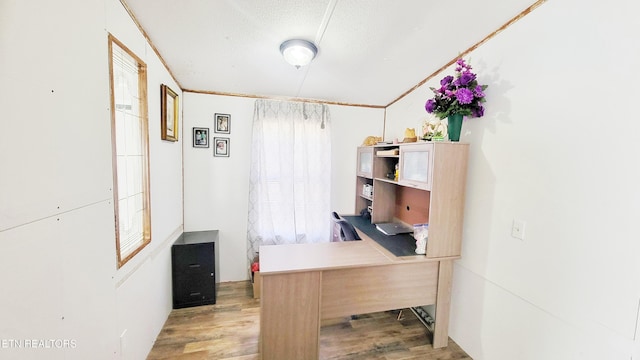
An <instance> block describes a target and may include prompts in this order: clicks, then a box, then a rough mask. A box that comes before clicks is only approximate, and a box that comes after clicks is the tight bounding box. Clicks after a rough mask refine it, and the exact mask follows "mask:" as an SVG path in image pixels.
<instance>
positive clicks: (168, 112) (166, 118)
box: [160, 84, 178, 141]
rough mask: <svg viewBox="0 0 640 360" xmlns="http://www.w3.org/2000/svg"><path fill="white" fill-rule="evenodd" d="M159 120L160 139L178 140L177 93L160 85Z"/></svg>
mask: <svg viewBox="0 0 640 360" xmlns="http://www.w3.org/2000/svg"><path fill="white" fill-rule="evenodd" d="M160 106H161V109H160V121H161V125H160V128H161V134H160V137H161V138H162V140H167V141H178V94H176V93H175V92H174V91H173V90H171V89H170V88H169V87H168V86H167V85H165V84H162V85H160Z"/></svg>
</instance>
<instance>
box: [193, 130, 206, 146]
mask: <svg viewBox="0 0 640 360" xmlns="http://www.w3.org/2000/svg"><path fill="white" fill-rule="evenodd" d="M193 147H196V148H208V147H209V128H200V127H194V128H193Z"/></svg>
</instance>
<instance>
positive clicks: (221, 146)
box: [213, 137, 229, 157]
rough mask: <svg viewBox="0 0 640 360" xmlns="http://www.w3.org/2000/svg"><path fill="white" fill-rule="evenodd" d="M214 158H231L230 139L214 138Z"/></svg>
mask: <svg viewBox="0 0 640 360" xmlns="http://www.w3.org/2000/svg"><path fill="white" fill-rule="evenodd" d="M213 156H224V157H229V138H223V137H214V138H213Z"/></svg>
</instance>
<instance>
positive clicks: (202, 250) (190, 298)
mask: <svg viewBox="0 0 640 360" xmlns="http://www.w3.org/2000/svg"><path fill="white" fill-rule="evenodd" d="M217 242H218V231H217V230H211V231H194V232H185V233H182V235H180V237H179V238H178V239H177V240H176V242H175V243H174V244H173V246H172V247H171V269H172V281H173V283H172V286H173V308H174V309H180V308H185V307H190V306H199V305H210V304H215V303H216V277H219V276H220V275H217V271H216V263H217V261H216V258H217V255H218V254H217V252H218V251H217V250H218V249H217V246H216V244H217Z"/></svg>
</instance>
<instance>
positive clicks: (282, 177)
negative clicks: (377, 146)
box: [247, 100, 331, 261]
mask: <svg viewBox="0 0 640 360" xmlns="http://www.w3.org/2000/svg"><path fill="white" fill-rule="evenodd" d="M330 194H331V128H330V116H329V108H328V106H327V105H322V104H310V103H303V102H287V101H273V100H256V103H255V109H254V115H253V135H252V145H251V173H250V185H249V223H248V231H247V232H248V234H247V240H248V246H247V249H248V253H247V255H248V257H249V260H250V261H251V260H252V259H253V258H254V256H255V255H256V254H257V253H258V250H259V247H260V245H271V244H291V243H311V242H328V241H329V240H330V216H329V215H330V205H329V201H330Z"/></svg>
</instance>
